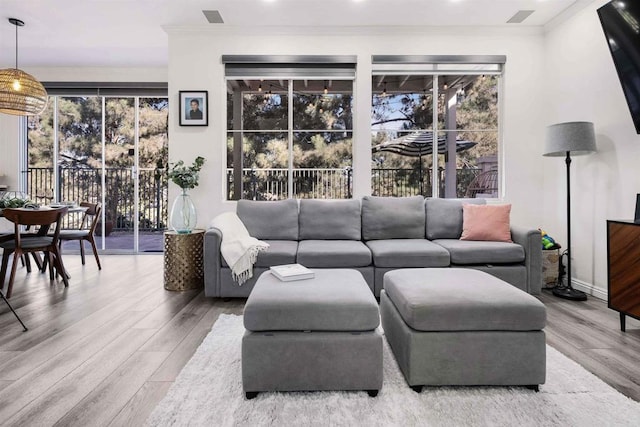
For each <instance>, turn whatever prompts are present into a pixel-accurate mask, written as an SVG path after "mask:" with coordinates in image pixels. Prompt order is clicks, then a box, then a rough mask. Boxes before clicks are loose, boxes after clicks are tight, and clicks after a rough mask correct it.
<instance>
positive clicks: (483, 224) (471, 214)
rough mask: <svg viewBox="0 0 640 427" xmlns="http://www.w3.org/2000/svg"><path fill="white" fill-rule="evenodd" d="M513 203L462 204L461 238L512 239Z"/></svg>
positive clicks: (508, 240)
mask: <svg viewBox="0 0 640 427" xmlns="http://www.w3.org/2000/svg"><path fill="white" fill-rule="evenodd" d="M510 214H511V205H471V204H463V205H462V236H460V240H485V241H493V242H508V243H512V240H511V227H510V224H509V216H510Z"/></svg>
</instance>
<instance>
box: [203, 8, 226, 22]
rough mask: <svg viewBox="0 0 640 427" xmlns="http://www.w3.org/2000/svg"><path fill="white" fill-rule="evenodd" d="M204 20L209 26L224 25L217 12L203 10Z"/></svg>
mask: <svg viewBox="0 0 640 427" xmlns="http://www.w3.org/2000/svg"><path fill="white" fill-rule="evenodd" d="M202 13H204V16H205V18H207V21H209V24H224V20H223V19H222V15H220V12H218V11H217V10H203V11H202Z"/></svg>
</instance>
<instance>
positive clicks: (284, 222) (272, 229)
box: [236, 199, 298, 240]
mask: <svg viewBox="0 0 640 427" xmlns="http://www.w3.org/2000/svg"><path fill="white" fill-rule="evenodd" d="M236 212H237V213H238V217H240V220H241V221H242V222H243V223H244V225H245V227H247V231H249V234H250V235H251V236H252V237H255V238H257V239H273V240H298V202H297V201H296V200H294V199H289V200H279V201H276V202H262V201H260V202H257V201H253V200H238V205H237V207H236Z"/></svg>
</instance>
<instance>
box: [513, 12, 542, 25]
mask: <svg viewBox="0 0 640 427" xmlns="http://www.w3.org/2000/svg"><path fill="white" fill-rule="evenodd" d="M533 12H535V10H519V11H518V12H516V14H515V15H513V16H512V17H511V19H509V20H508V21H507V24H520V23H522V21H524V20H525V19H527V18H528V17H529V16H531V14H532V13H533Z"/></svg>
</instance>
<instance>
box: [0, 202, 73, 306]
mask: <svg viewBox="0 0 640 427" xmlns="http://www.w3.org/2000/svg"><path fill="white" fill-rule="evenodd" d="M66 213H67V208H66V207H63V208H60V209H46V210H45V209H42V210H32V209H4V211H3V214H4V217H5V218H6V219H7V220H9V221H11V222H12V223H13V224H14V238H13V239H12V240H8V241H5V242H0V248H2V249H3V253H2V267H1V268H0V280H2V286H0V290H2V289H4V283H5V277H6V274H7V267H8V264H9V257H10V256H11V255H12V254H13V262H12V264H11V274H10V276H9V284H8V286H7V293H6V297H7V298H11V293H12V291H13V281H14V278H15V275H16V268H17V267H18V259H19V258H21V257H22V255H24V254H29V253H34V252H43V253H44V254H45V257H46V258H45V259H47V260H48V264H49V279H50V280H51V281H53V279H54V271H53V270H54V267H55V269H56V270H57V271H58V272H59V273H60V275H61V276H62V281H63V282H64V286H65V287H68V286H69V281H68V279H67V275H66V270H65V269H64V265H63V263H62V257H61V256H60V250H59V248H58V235H59V233H60V225H61V221H62V217H63V216H64V215H65V214H66ZM22 225H26V226H30V227H33V226H39V229H38V232H37V234H35V235H33V236H30V237H25V236H24V235H21V230H20V226H22ZM52 225H55V231H54V232H53V233H52V234H47V233H48V231H49V229H50V228H51V226H52Z"/></svg>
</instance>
